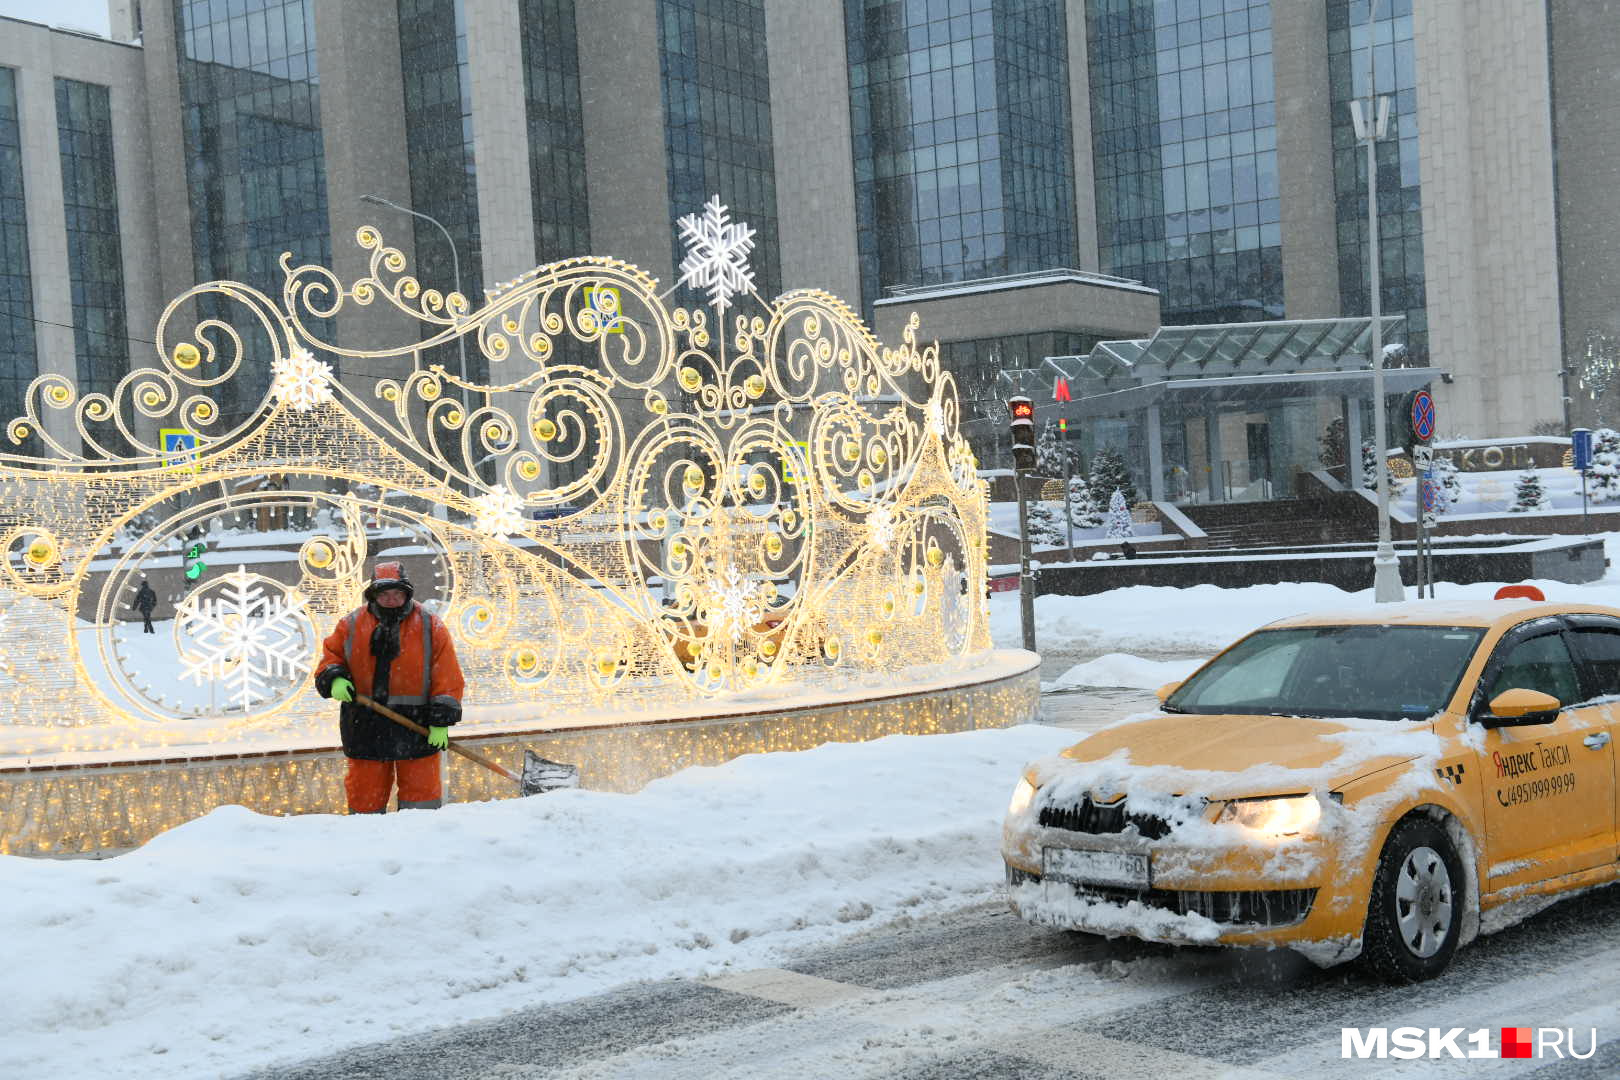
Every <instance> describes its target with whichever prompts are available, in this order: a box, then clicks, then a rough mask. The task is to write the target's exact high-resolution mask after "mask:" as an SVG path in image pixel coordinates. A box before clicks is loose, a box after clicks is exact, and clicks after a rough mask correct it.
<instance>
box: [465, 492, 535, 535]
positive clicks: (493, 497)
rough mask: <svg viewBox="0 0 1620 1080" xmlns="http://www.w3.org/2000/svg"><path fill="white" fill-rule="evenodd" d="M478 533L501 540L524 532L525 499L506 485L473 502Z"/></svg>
mask: <svg viewBox="0 0 1620 1080" xmlns="http://www.w3.org/2000/svg"><path fill="white" fill-rule="evenodd" d="M473 502H474V504H475V509H474V511H473V513H474V514H475V515H476V517H477V519H478V531H479V532H481V533H487V534H488V535H490V536H494V537H497V538H499V539H505V538H506V537H508V536H511V535H512V534H513V533H520V532H522V531H523V498H522V496H520V495H518V494H517V493H516V492H514V491H507V490H506V487H505V485H497V486H496V488H495V490H493V491H491V492H489V493H488V494H486V495H480V496H478V498H476V499H474V500H473Z"/></svg>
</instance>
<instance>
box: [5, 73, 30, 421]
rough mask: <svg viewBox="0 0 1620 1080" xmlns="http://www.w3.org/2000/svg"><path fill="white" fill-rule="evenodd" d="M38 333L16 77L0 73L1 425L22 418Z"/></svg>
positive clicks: (14, 74)
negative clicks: (24, 192) (30, 263)
mask: <svg viewBox="0 0 1620 1080" xmlns="http://www.w3.org/2000/svg"><path fill="white" fill-rule="evenodd" d="M34 329H35V327H34V285H33V276H32V274H31V273H30V271H29V260H28V215H27V211H26V208H25V204H24V202H23V165H22V131H21V126H20V124H19V123H18V108H17V73H16V72H15V71H13V70H12V69H11V68H6V67H0V423H4V422H5V421H8V420H10V419H12V418H13V417H16V416H21V415H22V412H23V393H24V392H25V391H26V390H27V389H28V384H29V383H30V382H32V381H33V379H34V376H36V375H38V374H39V359H38V352H37V351H36V349H35V335H34Z"/></svg>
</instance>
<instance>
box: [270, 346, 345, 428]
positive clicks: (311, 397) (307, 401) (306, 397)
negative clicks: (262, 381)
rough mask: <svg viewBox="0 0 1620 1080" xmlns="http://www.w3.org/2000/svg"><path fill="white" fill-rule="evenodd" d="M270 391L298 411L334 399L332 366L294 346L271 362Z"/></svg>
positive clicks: (306, 350)
mask: <svg viewBox="0 0 1620 1080" xmlns="http://www.w3.org/2000/svg"><path fill="white" fill-rule="evenodd" d="M270 372H271V382H270V392H271V393H272V394H274V395H275V396H276V400H278V401H281V402H284V403H286V404H288V405H291V406H292V407H293V408H294V409H297V410H298V411H299V412H309V410H311V409H313V408H314V407H315V406H317V405H319V404H321V403H322V402H327V401H331V400H332V365H331V364H328V363H327V362H326V361H324V360H317V359H315V356H314V354H313V353H311V352H310V351H309V350H308V349H294V350H293V351H292V353H291V354H290V355H288V356H278V357H276V358H275V359H274V360H273V361H271V363H270Z"/></svg>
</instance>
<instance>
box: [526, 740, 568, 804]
mask: <svg viewBox="0 0 1620 1080" xmlns="http://www.w3.org/2000/svg"><path fill="white" fill-rule="evenodd" d="M574 787H579V766H578V765H565V764H564V763H562V762H560V761H547V760H546V759H545V758H543V757H541V756H540V755H539V754H537V753H535V752H534V751H533V750H525V751H523V776H522V778H521V780H520V782H519V784H518V788H519V790H520V791H521V792H522V793H523V794H524V795H539V794H542V793H544V792H547V791H556V790H557V789H558V788H574Z"/></svg>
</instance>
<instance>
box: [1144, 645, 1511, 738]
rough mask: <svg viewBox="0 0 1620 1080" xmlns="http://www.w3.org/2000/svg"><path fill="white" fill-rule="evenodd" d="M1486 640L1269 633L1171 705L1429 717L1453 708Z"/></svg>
mask: <svg viewBox="0 0 1620 1080" xmlns="http://www.w3.org/2000/svg"><path fill="white" fill-rule="evenodd" d="M1484 636H1485V631H1484V630H1483V629H1482V628H1479V627H1473V626H1312V627H1301V628H1295V629H1286V630H1260V631H1258V632H1256V633H1253V634H1250V635H1249V636H1248V637H1246V638H1244V639H1243V640H1242V641H1240V642H1238V643H1237V644H1236V645H1234V646H1232V647H1231V648H1230V649H1228V650H1227V651H1226V652H1225V653H1223V654H1222V655H1221V656H1219V657H1217V658H1216V659H1215V660H1214V661H1213V662H1212V663H1210V665H1209V666H1208V667H1205V668H1204V669H1203V670H1201V671H1199V672H1197V673H1196V674H1195V675H1193V676H1192V677H1191V678H1190V679H1188V680H1187V681H1186V682H1184V683H1182V684H1181V686H1180V687H1178V688H1177V690H1176V692H1175V693H1174V694H1171V695H1170V697H1169V698H1168V699H1166V701H1165V703H1164V708H1165V711H1167V712H1185V713H1258V714H1261V715H1268V716H1320V717H1366V718H1368V719H1374V720H1420V719H1424V718H1427V717H1429V716H1433V715H1434V714H1435V713H1437V712H1439V711H1440V710H1441V709H1443V708H1444V707H1445V705H1446V702H1447V701H1449V700H1450V699H1451V695H1452V693H1453V692H1454V691H1455V690H1456V689H1457V683H1458V682H1459V681H1461V679H1462V675H1463V671H1464V669H1466V668H1467V666H1468V661H1469V659H1470V658H1471V657H1472V656H1473V655H1474V649H1475V648H1476V647H1477V646H1478V645H1479V641H1480V638H1482V637H1484Z"/></svg>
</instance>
